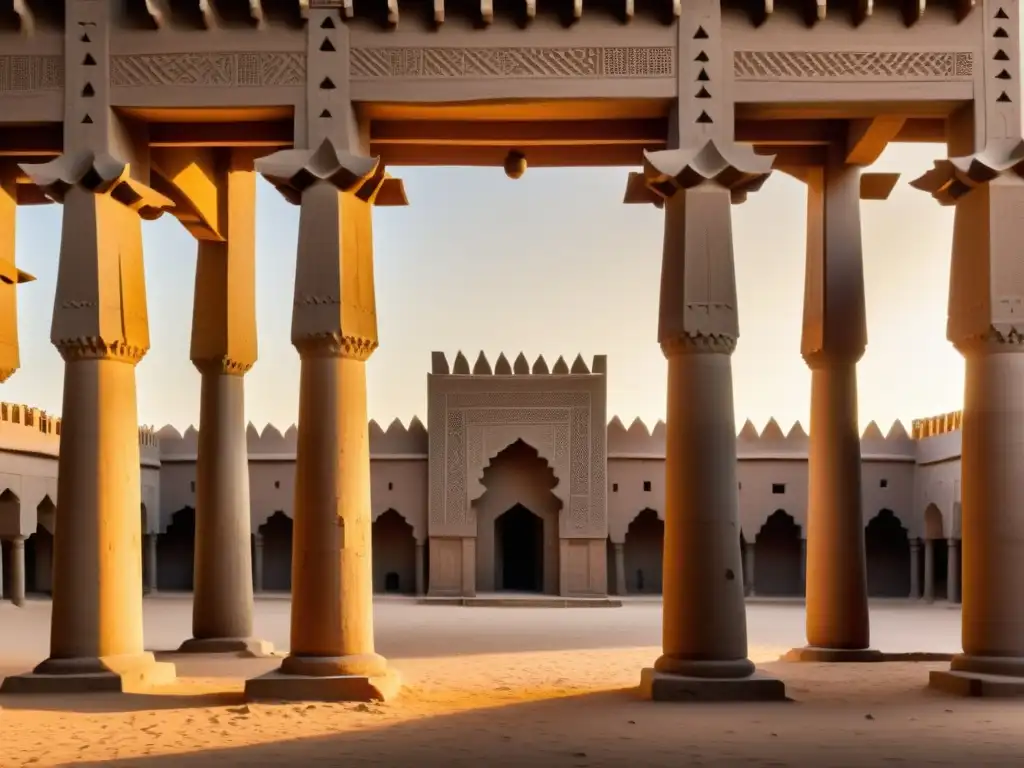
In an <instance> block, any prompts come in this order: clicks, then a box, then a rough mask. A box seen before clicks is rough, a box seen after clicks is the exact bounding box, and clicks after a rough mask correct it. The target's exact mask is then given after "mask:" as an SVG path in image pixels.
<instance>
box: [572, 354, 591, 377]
mask: <svg viewBox="0 0 1024 768" xmlns="http://www.w3.org/2000/svg"><path fill="white" fill-rule="evenodd" d="M569 373H575V374H585V373H590V370H589V369H588V368H587V364H586V363H585V362H583V355H576V359H575V360H573V361H572V368H571V369H570V370H569Z"/></svg>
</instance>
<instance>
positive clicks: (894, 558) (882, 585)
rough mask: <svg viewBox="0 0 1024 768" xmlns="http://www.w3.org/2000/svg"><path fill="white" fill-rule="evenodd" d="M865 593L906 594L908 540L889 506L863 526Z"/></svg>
mask: <svg viewBox="0 0 1024 768" xmlns="http://www.w3.org/2000/svg"><path fill="white" fill-rule="evenodd" d="M864 552H865V557H866V559H867V569H868V595H869V596H871V597H907V596H908V595H909V594H910V540H909V539H908V538H907V529H906V528H904V527H903V524H902V523H901V522H900V519H899V518H898V517H896V514H895V513H894V512H893V511H892V510H891V509H883V510H881V511H879V513H878V514H877V515H875V516H874V517H873V518H871V520H870V521H869V522H868V524H867V526H865V528H864Z"/></svg>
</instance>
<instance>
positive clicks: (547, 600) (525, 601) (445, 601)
mask: <svg viewBox="0 0 1024 768" xmlns="http://www.w3.org/2000/svg"><path fill="white" fill-rule="evenodd" d="M416 602H417V603H418V604H419V605H461V606H465V607H467V608H473V607H475V608H621V607H622V601H621V600H619V599H618V598H615V597H561V596H559V595H517V594H512V595H503V594H489V595H474V596H473V597H460V596H458V595H455V596H452V597H440V596H438V597H432V596H429V595H428V596H427V597H420V598H418V599H417V600H416Z"/></svg>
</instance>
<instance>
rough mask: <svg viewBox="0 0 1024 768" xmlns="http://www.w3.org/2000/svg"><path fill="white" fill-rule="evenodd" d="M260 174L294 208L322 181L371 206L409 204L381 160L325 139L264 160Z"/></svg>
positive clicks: (260, 167)
mask: <svg viewBox="0 0 1024 768" xmlns="http://www.w3.org/2000/svg"><path fill="white" fill-rule="evenodd" d="M256 171H257V172H258V173H260V174H262V175H263V177H264V178H266V180H267V181H269V182H270V183H271V184H273V185H274V187H276V188H277V190H278V191H279V192H280V193H281V194H282V195H283V196H284V198H285V199H286V200H287V201H288V202H290V203H292V204H293V205H298V204H299V203H300V202H301V201H302V193H303V192H305V191H306V190H307V189H309V188H310V187H312V186H313V185H314V184H317V183H320V182H326V183H328V184H331V185H332V186H334V187H336V188H337V189H338V190H340V191H341V192H351V193H353V194H355V195H356V196H357V197H359V198H360V199H362V200H365V201H366V202H368V203H377V204H378V205H407V204H408V200H407V199H406V197H405V188H404V187H403V186H402V182H401V180H399V179H393V178H391V177H390V176H388V175H387V173H385V171H384V164H383V163H381V161H380V158H379V157H363V156H361V155H356V154H353V153H352V152H348V151H346V150H344V149H341V148H339V147H338V146H337V145H336V144H335V143H334V140H333V139H331V138H325V139H324V140H323V141H322V142H320V145H319V146H317V147H316V148H315V149H284V150H281V151H280V152H275V153H274V154H272V155H269V156H267V157H264V158H260V159H259V160H257V161H256Z"/></svg>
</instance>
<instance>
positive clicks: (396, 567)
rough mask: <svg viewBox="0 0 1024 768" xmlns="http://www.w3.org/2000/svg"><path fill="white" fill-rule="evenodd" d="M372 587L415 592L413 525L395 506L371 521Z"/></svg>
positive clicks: (380, 590)
mask: <svg viewBox="0 0 1024 768" xmlns="http://www.w3.org/2000/svg"><path fill="white" fill-rule="evenodd" d="M372 542H373V591H374V592H383V593H392V594H407V595H411V594H415V592H416V537H415V535H414V533H413V528H412V526H411V525H410V524H409V523H408V521H407V520H406V519H405V518H404V517H403V516H402V515H401V514H399V513H398V511H396V510H394V509H388V510H386V511H384V512H383V513H382V514H380V515H379V516H378V517H377V519H376V520H374V521H373V528H372Z"/></svg>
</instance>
